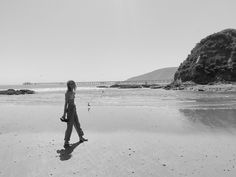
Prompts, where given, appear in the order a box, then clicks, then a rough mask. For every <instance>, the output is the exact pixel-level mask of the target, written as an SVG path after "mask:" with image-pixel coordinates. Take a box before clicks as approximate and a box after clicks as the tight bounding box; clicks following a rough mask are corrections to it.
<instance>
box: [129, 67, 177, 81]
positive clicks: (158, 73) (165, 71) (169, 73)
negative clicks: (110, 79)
mask: <svg viewBox="0 0 236 177" xmlns="http://www.w3.org/2000/svg"><path fill="white" fill-rule="evenodd" d="M177 69H178V67H168V68H161V69H157V70H154V71H152V72H149V73H146V74H142V75H139V76H135V77H131V78H129V79H127V80H126V81H145V80H147V81H151V80H172V79H174V74H175V72H176V71H177Z"/></svg>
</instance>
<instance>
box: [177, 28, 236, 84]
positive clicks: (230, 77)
mask: <svg viewBox="0 0 236 177" xmlns="http://www.w3.org/2000/svg"><path fill="white" fill-rule="evenodd" d="M174 79H175V81H178V80H181V81H182V82H186V81H193V82H195V83H198V84H207V83H209V82H217V81H236V30H235V29H226V30H223V31H220V32H218V33H215V34H212V35H210V36H207V37H206V38H204V39H202V40H201V41H200V43H198V44H197V45H196V46H195V47H194V48H193V49H192V51H191V53H190V54H189V55H188V57H187V59H186V60H185V61H184V62H183V63H181V64H180V66H179V68H178V70H177V72H176V73H175V76H174Z"/></svg>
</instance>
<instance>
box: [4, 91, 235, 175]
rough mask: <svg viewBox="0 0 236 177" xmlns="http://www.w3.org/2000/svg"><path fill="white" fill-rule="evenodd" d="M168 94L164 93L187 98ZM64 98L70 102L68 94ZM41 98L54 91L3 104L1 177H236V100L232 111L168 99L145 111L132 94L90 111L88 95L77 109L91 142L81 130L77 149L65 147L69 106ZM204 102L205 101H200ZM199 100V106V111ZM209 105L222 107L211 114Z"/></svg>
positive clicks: (105, 99)
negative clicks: (63, 114)
mask: <svg viewBox="0 0 236 177" xmlns="http://www.w3.org/2000/svg"><path fill="white" fill-rule="evenodd" d="M131 91H132V90H131ZM107 92H109V91H107ZM113 92H120V91H119V90H117V91H116V90H115V91H113ZM122 92H123V93H120V94H123V95H124V94H129V93H126V92H129V91H122ZM132 92H134V91H132ZM138 92H142V93H146V91H145V90H144V91H143V90H139V91H138ZM148 92H150V93H151V92H152V94H153V91H149V90H148ZM156 92H159V91H156ZM163 92H164V93H162V95H165V94H167V93H169V94H170V95H171V94H173V95H174V94H175V95H176V93H178V94H180V93H181V92H172V91H170V92H168V91H163ZM107 94H108V95H110V93H107ZM138 94H140V93H138ZM148 94H149V93H148ZM148 94H147V95H148ZM57 95H60V98H63V94H61V93H60V94H57ZM95 95H97V94H96V93H95ZM112 95H115V94H114V93H112ZM226 96H227V95H226ZM29 97H32V98H29ZM40 97H42V98H43V99H46V98H48V97H49V94H41V95H40V94H39V95H37V94H36V95H31V96H28V99H26V98H25V97H23V96H21V97H17V96H14V97H5V102H7V100H8V101H10V100H14V99H16V98H17V99H19V98H22V100H21V101H19V102H18V103H15V104H10V103H7V104H3V103H1V106H0V112H1V124H0V146H1V151H0V159H1V160H0V176H3V177H15V176H19V177H21V176H22V177H25V176H29V177H32V176H34V177H45V176H56V177H65V176H84V177H85V176H86V177H87V176H100V177H104V176H115V177H116V176H117V177H118V176H138V177H142V176H153V177H154V176H155V177H156V176H160V177H163V176H165V177H175V176H193V177H199V176H201V177H209V176H216V177H222V176H229V177H234V176H235V174H236V151H235V149H236V142H235V135H236V134H235V133H236V132H235V128H236V122H235V120H234V116H235V109H234V108H233V107H234V103H235V102H232V100H231V102H230V103H231V105H230V106H231V109H227V108H229V105H226V106H224V107H222V106H221V108H223V109H219V108H217V104H219V101H218V100H217V99H216V100H215V101H212V102H209V101H210V100H211V99H208V102H204V101H202V98H201V99H195V102H193V101H190V100H188V99H184V101H182V102H180V101H179V100H178V99H176V100H173V99H171V98H169V99H167V98H166V96H165V97H164V98H165V99H167V100H168V101H165V99H160V101H161V100H162V104H159V102H158V104H159V105H158V104H157V103H155V104H156V106H145V105H144V106H140V105H139V104H141V102H142V101H140V102H138V101H137V100H139V99H140V100H142V99H141V98H143V99H146V98H145V97H144V96H143V95H142V96H140V97H136V96H135V97H134V96H133V97H132V96H131V97H128V96H127V98H126V100H127V101H126V102H125V104H124V105H121V104H120V102H124V100H125V97H120V96H119V97H115V96H112V97H109V99H108V97H105V96H104V97H103V98H102V97H100V96H98V95H97V97H96V98H95V100H94V101H92V106H91V107H90V108H89V109H88V107H87V106H85V102H83V100H85V98H87V94H85V93H81V98H80V99H79V100H77V101H78V103H79V104H78V106H77V107H78V108H77V110H78V114H79V119H80V122H81V125H82V128H83V129H84V132H85V134H86V138H88V139H89V141H88V142H85V143H82V144H80V143H79V142H78V141H79V138H78V136H77V134H76V132H75V130H73V133H72V138H71V143H73V145H72V147H71V148H69V149H67V150H65V149H64V148H63V138H64V131H65V126H66V125H65V123H62V122H60V121H59V117H60V116H61V112H62V104H61V103H60V102H59V103H56V104H52V103H54V101H55V100H51V102H50V104H49V103H43V104H42V103H40V102H39V100H37V98H40ZM51 97H55V95H54V96H51ZM201 97H204V96H201ZM220 97H221V95H220ZM23 98H24V99H25V100H24V99H23ZM112 98H113V99H112ZM115 98H116V100H115ZM214 98H217V97H216V96H214ZM226 98H227V99H226V100H223V99H221V101H222V103H223V104H224V101H225V102H229V100H228V99H229V97H226ZM19 100H20V99H19ZM27 100H28V101H27ZM29 100H31V101H32V100H37V101H35V102H34V103H32V102H30V101H29ZM98 100H100V102H98ZM101 100H102V101H101ZM109 100H110V101H111V100H112V101H113V104H111V103H110V102H109ZM170 100H172V101H170ZM199 100H201V101H202V102H203V103H204V104H203V103H201V104H199V103H198V102H199ZM119 101H120V102H119ZM196 101H197V103H198V109H193V107H194V105H195V104H196ZM233 101H234V100H233ZM36 103H37V104H36ZM101 103H103V104H101ZM105 103H106V104H105ZM131 103H132V104H131ZM134 103H135V104H134ZM151 103H152V104H154V102H146V105H150V104H151ZM93 105H95V106H93ZM99 105H100V106H99ZM176 105H179V107H178V108H176ZM209 105H211V106H214V107H215V108H214V109H210V110H209ZM189 107H190V108H189ZM202 107H205V108H206V107H207V108H208V109H204V108H202ZM223 117H224V118H223Z"/></svg>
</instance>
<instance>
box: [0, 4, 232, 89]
mask: <svg viewBox="0 0 236 177" xmlns="http://www.w3.org/2000/svg"><path fill="white" fill-rule="evenodd" d="M235 7H236V1H235V0H20V1H19V0H0V25H1V26H0V84H14V83H22V82H25V81H30V82H50V81H66V80H68V79H74V80H76V81H90V80H125V79H127V78H129V77H132V76H136V75H139V74H143V73H146V72H149V71H152V70H155V69H158V68H162V67H168V66H179V64H180V63H181V62H182V61H183V60H184V59H186V57H187V55H188V54H189V52H190V50H191V49H192V48H193V47H194V46H195V44H196V43H197V42H199V41H200V39H202V38H203V37H206V36H207V35H209V34H211V33H214V32H218V31H221V30H223V29H225V28H236V20H235V17H236V10H235Z"/></svg>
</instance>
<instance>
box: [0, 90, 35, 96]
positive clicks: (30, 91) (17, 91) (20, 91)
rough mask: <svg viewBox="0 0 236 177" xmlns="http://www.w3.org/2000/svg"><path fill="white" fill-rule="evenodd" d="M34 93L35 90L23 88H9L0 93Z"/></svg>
mask: <svg viewBox="0 0 236 177" xmlns="http://www.w3.org/2000/svg"><path fill="white" fill-rule="evenodd" d="M34 93H35V91H33V90H28V89H21V90H15V89H8V90H1V91H0V95H24V94H34Z"/></svg>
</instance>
